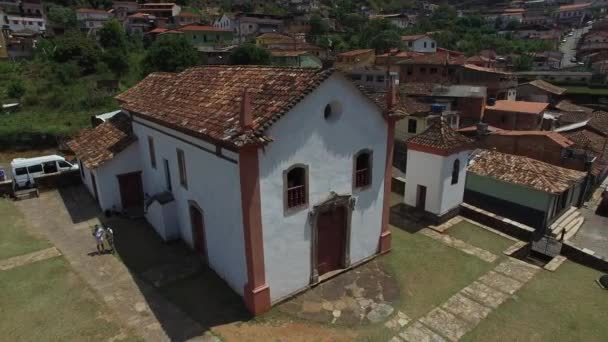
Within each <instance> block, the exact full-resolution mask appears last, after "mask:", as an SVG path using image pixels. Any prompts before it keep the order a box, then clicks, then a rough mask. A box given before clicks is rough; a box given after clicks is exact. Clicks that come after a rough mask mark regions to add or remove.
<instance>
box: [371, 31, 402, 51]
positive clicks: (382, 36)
mask: <svg viewBox="0 0 608 342" xmlns="http://www.w3.org/2000/svg"><path fill="white" fill-rule="evenodd" d="M402 45H403V43H402V41H401V35H400V34H399V32H397V31H394V30H387V31H382V32H380V33H379V34H378V35H376V36H375V37H373V38H372V40H371V41H370V42H369V47H370V48H372V49H374V50H376V52H377V53H384V52H386V51H388V50H390V49H393V48H401V47H402Z"/></svg>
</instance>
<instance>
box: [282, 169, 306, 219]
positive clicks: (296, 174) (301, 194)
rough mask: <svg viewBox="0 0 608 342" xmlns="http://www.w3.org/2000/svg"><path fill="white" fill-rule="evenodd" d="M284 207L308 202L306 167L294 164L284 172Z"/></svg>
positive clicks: (301, 205) (288, 207) (303, 204)
mask: <svg viewBox="0 0 608 342" xmlns="http://www.w3.org/2000/svg"><path fill="white" fill-rule="evenodd" d="M284 189H285V209H292V208H297V207H303V206H306V205H307V204H308V167H307V166H305V165H301V164H298V165H294V166H292V167H290V168H289V169H287V170H286V171H285V173H284Z"/></svg>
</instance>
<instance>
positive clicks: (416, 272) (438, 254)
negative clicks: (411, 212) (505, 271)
mask: <svg viewBox="0 0 608 342" xmlns="http://www.w3.org/2000/svg"><path fill="white" fill-rule="evenodd" d="M392 237H393V240H392V248H391V252H390V253H389V254H388V255H386V256H385V257H382V261H383V262H384V263H385V265H386V267H387V269H388V270H389V271H390V272H391V273H392V274H393V275H394V276H396V277H397V280H398V282H399V283H400V287H401V300H402V303H401V310H402V311H403V312H404V313H406V314H407V315H408V316H410V317H412V318H417V317H420V316H423V315H424V314H426V313H427V312H428V311H430V310H431V309H432V308H434V307H435V306H437V305H438V304H441V303H442V302H444V301H445V300H446V299H448V298H449V297H450V296H452V295H453V294H454V293H456V292H458V291H460V290H461V289H462V288H463V287H466V286H467V285H469V284H470V283H471V282H473V281H474V280H475V279H477V278H479V277H480V276H481V275H483V274H484V273H486V272H487V271H489V270H490V269H492V267H494V265H492V264H489V263H487V262H484V261H482V260H480V259H478V258H476V257H473V256H470V255H468V254H465V253H464V252H461V251H459V250H457V249H455V248H451V247H448V246H446V245H444V244H442V243H440V242H438V241H435V240H433V239H430V238H428V237H426V236H424V235H422V234H410V233H407V232H405V231H402V230H400V229H397V228H394V227H393V228H392Z"/></svg>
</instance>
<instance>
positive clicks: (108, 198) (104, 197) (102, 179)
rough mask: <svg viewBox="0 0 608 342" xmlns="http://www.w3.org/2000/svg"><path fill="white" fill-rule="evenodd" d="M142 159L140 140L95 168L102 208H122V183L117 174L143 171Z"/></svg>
mask: <svg viewBox="0 0 608 342" xmlns="http://www.w3.org/2000/svg"><path fill="white" fill-rule="evenodd" d="M140 159H141V157H140V154H139V142H138V141H136V142H134V143H132V144H131V145H129V147H127V148H126V149H125V150H123V151H122V152H120V153H119V154H118V155H116V156H114V158H113V159H111V160H109V161H107V162H105V163H104V164H102V165H101V166H100V167H98V168H97V169H95V178H96V179H97V192H98V194H99V205H100V206H101V209H102V210H106V209H112V208H113V207H114V208H115V209H116V210H121V209H122V199H121V197H120V184H119V183H118V177H117V176H118V175H121V174H125V173H131V172H136V171H141V162H140Z"/></svg>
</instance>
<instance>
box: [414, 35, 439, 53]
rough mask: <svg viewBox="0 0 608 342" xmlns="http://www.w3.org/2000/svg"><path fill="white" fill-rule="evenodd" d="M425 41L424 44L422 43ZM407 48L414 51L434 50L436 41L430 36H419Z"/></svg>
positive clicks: (435, 49)
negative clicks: (419, 37)
mask: <svg viewBox="0 0 608 342" xmlns="http://www.w3.org/2000/svg"><path fill="white" fill-rule="evenodd" d="M425 43H426V46H425V45H424V44H425ZM409 50H410V51H415V52H436V51H437V42H436V41H435V40H434V39H432V38H430V37H425V38H421V39H418V40H416V41H414V42H413V44H412V46H411V47H409Z"/></svg>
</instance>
